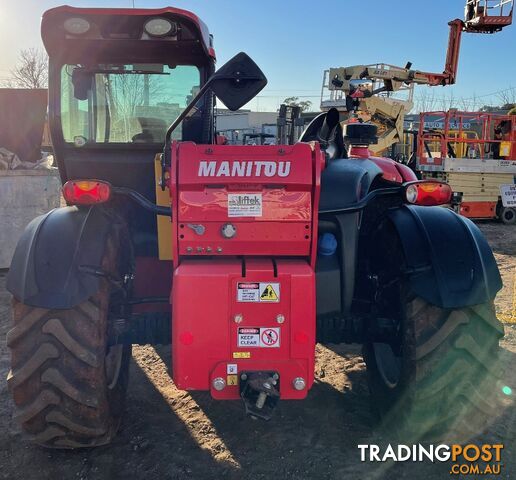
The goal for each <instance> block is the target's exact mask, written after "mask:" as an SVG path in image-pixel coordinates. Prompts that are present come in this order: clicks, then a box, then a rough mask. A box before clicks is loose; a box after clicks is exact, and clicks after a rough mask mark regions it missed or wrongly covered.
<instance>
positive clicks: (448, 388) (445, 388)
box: [363, 288, 504, 443]
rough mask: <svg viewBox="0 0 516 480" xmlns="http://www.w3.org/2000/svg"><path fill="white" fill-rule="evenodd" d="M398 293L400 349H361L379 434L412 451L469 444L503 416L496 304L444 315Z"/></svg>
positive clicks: (384, 345)
mask: <svg viewBox="0 0 516 480" xmlns="http://www.w3.org/2000/svg"><path fill="white" fill-rule="evenodd" d="M401 290H402V291H403V290H405V293H404V294H401V295H400V296H401V299H402V301H401V302H400V303H401V318H400V322H399V325H398V335H397V341H396V342H392V343H375V342H372V341H370V342H368V343H366V344H365V345H364V349H363V353H364V359H365V362H366V365H367V375H368V382H369V388H370V392H371V395H372V404H373V405H374V407H375V410H376V413H377V414H378V416H379V420H380V422H381V426H382V427H383V428H384V429H385V430H386V431H388V432H392V433H395V434H397V435H398V436H399V437H401V439H402V440H404V441H406V442H410V443H414V442H417V441H425V440H428V441H451V442H462V441H466V440H467V439H469V438H472V437H474V436H475V435H477V434H479V433H481V432H482V431H483V430H484V429H485V428H486V427H487V426H488V425H489V423H490V422H491V421H492V420H493V419H495V418H496V416H497V415H498V414H499V406H497V402H496V400H495V397H496V396H497V392H500V388H499V387H500V385H499V384H498V382H499V381H500V376H501V374H502V372H501V367H500V364H499V361H498V355H499V345H498V342H499V339H500V338H501V337H503V334H504V330H503V326H502V325H501V324H500V322H499V321H498V320H497V318H496V315H495V311H494V308H493V306H492V305H491V304H486V305H478V306H473V307H467V308H460V309H454V310H446V309H442V308H439V307H436V306H434V305H431V304H429V303H427V302H426V301H425V300H423V299H422V298H419V297H417V296H415V295H413V294H411V293H406V292H407V290H408V288H405V289H403V288H402V289H401Z"/></svg>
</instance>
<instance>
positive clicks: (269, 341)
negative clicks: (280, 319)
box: [228, 327, 281, 373]
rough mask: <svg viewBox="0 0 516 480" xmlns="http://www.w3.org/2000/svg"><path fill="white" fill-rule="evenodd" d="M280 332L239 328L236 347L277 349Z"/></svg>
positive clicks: (267, 329) (270, 329)
mask: <svg viewBox="0 0 516 480" xmlns="http://www.w3.org/2000/svg"><path fill="white" fill-rule="evenodd" d="M280 330H281V329H280V328H265V327H262V328H254V327H240V328H239V329H238V342H237V343H238V346H239V347H258V348H260V347H261V348H279V346H280ZM228 373H229V372H228Z"/></svg>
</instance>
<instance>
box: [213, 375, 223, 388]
mask: <svg viewBox="0 0 516 480" xmlns="http://www.w3.org/2000/svg"><path fill="white" fill-rule="evenodd" d="M213 388H214V389H215V390H217V391H218V392H220V391H221V390H224V388H226V381H225V380H224V379H223V378H222V377H217V378H215V379H213Z"/></svg>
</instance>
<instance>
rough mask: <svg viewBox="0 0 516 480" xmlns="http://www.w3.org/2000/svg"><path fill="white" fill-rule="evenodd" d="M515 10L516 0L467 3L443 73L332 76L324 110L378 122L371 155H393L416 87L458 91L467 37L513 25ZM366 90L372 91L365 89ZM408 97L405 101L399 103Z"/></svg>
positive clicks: (359, 71)
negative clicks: (401, 95) (390, 149)
mask: <svg viewBox="0 0 516 480" xmlns="http://www.w3.org/2000/svg"><path fill="white" fill-rule="evenodd" d="M513 9H514V0H467V2H466V7H465V18H464V20H460V19H455V20H452V21H451V22H449V23H448V25H449V26H450V34H449V39H448V51H447V54H446V62H445V66H444V71H443V72H442V73H432V72H423V71H420V70H414V69H412V63H411V62H408V63H407V64H406V65H405V66H404V67H399V66H395V65H388V64H372V65H354V66H350V67H339V68H330V69H329V70H326V71H325V72H324V76H323V88H322V93H321V110H323V111H327V110H328V109H329V108H332V107H333V108H337V109H338V110H339V111H341V112H356V113H357V115H358V116H359V117H360V118H362V119H363V120H366V121H367V120H372V121H373V122H375V123H377V124H378V125H379V126H380V129H381V130H382V131H381V132H380V133H381V135H380V137H379V139H378V143H377V144H376V145H374V146H371V150H372V151H373V152H375V153H378V152H381V151H383V150H385V149H387V148H388V147H390V146H391V145H393V144H394V143H397V142H399V141H400V140H401V139H402V138H403V120H404V116H405V114H406V113H408V112H409V111H410V110H411V109H412V107H413V102H412V97H413V89H414V85H428V86H439V85H440V86H446V85H453V84H454V83H455V82H456V80H457V70H458V62H459V54H460V46H461V40H462V34H463V33H496V32H499V31H501V30H502V29H503V28H504V27H507V26H509V25H511V24H512V16H513ZM364 84H368V87H366V88H364ZM404 91H405V92H406V93H407V95H406V96H405V99H403V100H400V99H399V98H396V97H395V95H396V94H399V93H402V92H404ZM328 96H329V98H327V97H328Z"/></svg>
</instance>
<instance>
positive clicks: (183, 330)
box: [172, 259, 315, 399]
mask: <svg viewBox="0 0 516 480" xmlns="http://www.w3.org/2000/svg"><path fill="white" fill-rule="evenodd" d="M245 272H246V274H245V277H242V266H241V263H240V261H238V260H231V259H226V260H223V259H221V260H199V261H192V260H186V261H183V262H182V263H181V265H180V266H179V267H178V268H177V269H176V272H175V276H174V286H173V322H174V323H173V325H174V326H173V336H172V356H173V376H174V382H175V383H176V385H177V386H178V388H182V389H186V390H210V387H211V381H212V380H213V378H215V377H217V376H222V377H223V378H224V379H225V380H226V378H227V365H228V364H231V365H235V364H236V365H237V367H238V371H243V370H247V371H253V370H274V371H278V372H279V374H280V393H281V397H282V398H284V399H300V398H304V397H305V396H306V393H307V390H304V391H301V392H299V391H297V390H295V389H294V388H293V386H292V382H293V380H294V378H296V377H303V378H304V379H305V380H306V382H307V385H308V388H309V387H310V386H311V385H312V383H313V378H314V355H315V277H314V272H313V270H312V268H311V267H310V265H309V264H308V263H307V262H304V261H301V260H280V261H278V263H277V277H275V276H274V268H273V263H272V261H271V260H270V259H248V260H247V261H246V268H245ZM239 283H245V284H247V285H249V284H251V285H252V284H260V283H262V284H265V283H267V284H272V285H273V286H274V287H275V288H276V289H277V290H278V292H277V295H278V297H279V298H278V301H277V302H276V301H270V302H239V301H237V299H238V294H237V290H238V284H239ZM276 284H279V287H276ZM237 314H238V315H241V316H242V321H241V322H240V323H238V324H237V323H235V321H234V318H235V315H237ZM280 314H281V315H282V316H283V317H284V321H283V323H278V321H277V318H278V315H280ZM239 328H246V329H250V330H251V331H252V329H263V330H264V331H266V330H268V329H273V330H274V331H278V333H279V340H278V343H277V344H278V347H259V346H245V347H244V346H240V347H239V346H238V329H239ZM235 353H236V354H237V355H239V354H240V355H245V354H248V355H249V356H250V358H234V354H235ZM238 392H239V390H238V386H228V387H226V388H225V389H224V390H223V391H221V392H217V391H215V390H213V389H211V393H212V396H213V397H214V398H218V399H237V398H239V393H238Z"/></svg>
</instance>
